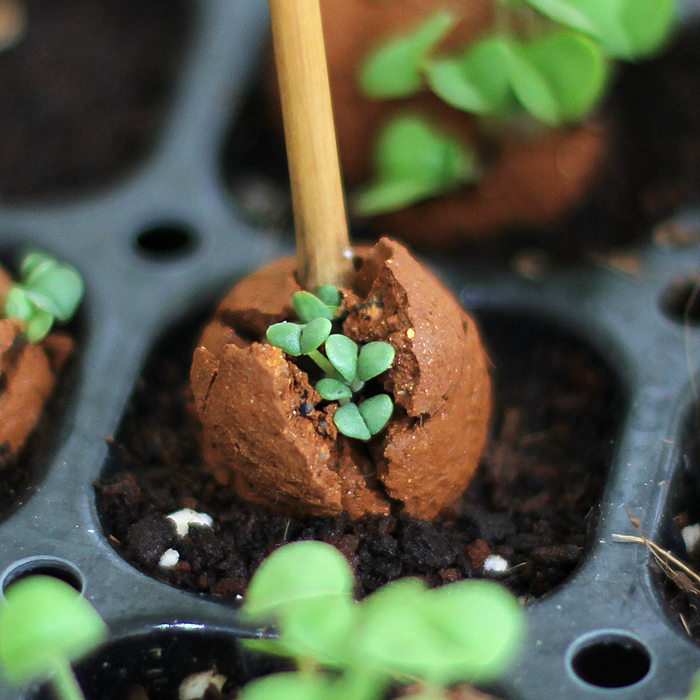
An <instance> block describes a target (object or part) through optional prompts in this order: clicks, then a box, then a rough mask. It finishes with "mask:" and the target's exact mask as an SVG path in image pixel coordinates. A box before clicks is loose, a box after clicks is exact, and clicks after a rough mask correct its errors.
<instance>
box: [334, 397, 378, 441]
mask: <svg viewBox="0 0 700 700" xmlns="http://www.w3.org/2000/svg"><path fill="white" fill-rule="evenodd" d="M333 422H334V423H335V427H336V428H338V430H339V431H340V432H341V433H342V434H343V435H346V436H347V437H349V438H356V439H357V440H369V439H371V437H372V433H370V432H369V428H368V427H367V424H366V423H365V419H364V418H363V417H362V415H361V414H360V411H359V409H358V408H357V406H356V405H355V404H354V403H346V404H345V406H341V407H340V408H339V409H338V410H337V411H336V412H335V413H334V414H333Z"/></svg>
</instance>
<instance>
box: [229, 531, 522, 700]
mask: <svg viewBox="0 0 700 700" xmlns="http://www.w3.org/2000/svg"><path fill="white" fill-rule="evenodd" d="M287 586H288V589H286V587H287ZM352 590H353V579H352V571H351V569H350V567H349V565H348V563H347V562H346V561H345V559H344V557H343V556H342V555H341V554H340V552H338V551H337V550H335V548H334V547H332V546H331V545H328V544H325V543H321V542H310V541H304V542H296V543H293V544H289V545H285V546H283V547H280V548H279V549H278V550H276V551H275V552H273V554H271V555H270V557H268V559H267V560H265V562H263V564H262V565H261V566H260V568H259V569H258V571H257V572H256V573H255V575H254V576H253V579H252V581H251V585H250V588H249V590H248V593H247V594H246V597H245V601H244V605H243V608H242V612H243V614H244V616H245V617H246V618H247V619H248V620H249V621H250V622H252V623H259V624H268V623H271V622H273V623H275V624H276V626H277V629H278V632H279V636H278V637H277V638H276V639H275V640H272V644H273V646H272V647H270V648H271V649H273V650H274V652H275V653H277V654H281V655H284V656H288V657H291V658H293V659H295V660H296V662H297V664H298V665H299V667H300V668H301V669H302V671H301V672H299V673H284V674H274V675H271V676H266V677H265V678H263V679H259V680H257V681H254V682H253V683H251V684H249V685H248V686H246V687H245V689H244V691H243V694H242V695H241V696H240V700H279V698H280V697H285V698H293V699H294V700H321V698H323V699H324V700H326V699H328V698H337V699H338V700H340V699H341V698H342V700H380V698H381V697H383V694H384V693H385V692H386V690H387V689H388V688H389V687H391V686H395V685H396V684H397V683H409V682H411V683H415V682H418V683H419V684H421V685H422V686H423V688H422V693H423V697H432V698H438V699H439V698H444V697H446V695H445V692H444V688H445V687H446V686H448V685H450V684H453V683H456V682H459V681H487V680H490V679H493V678H495V677H496V676H498V674H499V673H500V672H502V670H503V669H504V668H505V666H506V664H507V663H508V661H509V660H510V659H511V658H512V656H513V654H514V652H515V651H516V649H517V645H518V643H519V641H520V639H521V637H522V628H523V613H522V610H521V609H520V607H519V605H518V603H517V601H516V600H515V599H514V598H513V597H512V596H511V595H510V594H509V593H508V592H507V591H506V590H505V589H503V588H502V587H501V586H499V585H498V584H496V583H493V582H490V581H460V582H457V583H453V584H450V585H447V586H443V587H441V588H437V589H433V590H429V589H428V588H427V587H426V585H425V583H423V582H422V581H421V580H419V579H416V578H405V579H399V580H397V581H394V582H392V583H389V584H387V585H385V586H384V587H382V588H381V589H379V590H378V591H376V592H375V593H373V594H372V595H370V596H368V597H367V598H365V599H364V600H363V601H361V602H356V601H355V600H354V599H353V596H352ZM248 644H249V645H250V646H251V647H253V648H260V643H259V642H248ZM319 665H320V666H322V667H323V668H321V669H319ZM326 671H330V673H327V672H326ZM284 693H288V694H284Z"/></svg>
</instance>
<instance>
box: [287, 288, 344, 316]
mask: <svg viewBox="0 0 700 700" xmlns="http://www.w3.org/2000/svg"><path fill="white" fill-rule="evenodd" d="M292 305H293V306H294V310H295V311H296V312H297V316H298V317H299V318H300V319H301V320H302V322H303V323H309V321H313V320H314V319H315V318H327V319H328V320H329V321H332V320H333V317H334V315H335V310H334V309H329V308H328V306H327V305H326V304H324V303H323V302H322V301H321V300H320V299H319V298H318V297H317V296H314V295H313V294H311V293H310V292H297V293H296V294H294V296H293V297H292Z"/></svg>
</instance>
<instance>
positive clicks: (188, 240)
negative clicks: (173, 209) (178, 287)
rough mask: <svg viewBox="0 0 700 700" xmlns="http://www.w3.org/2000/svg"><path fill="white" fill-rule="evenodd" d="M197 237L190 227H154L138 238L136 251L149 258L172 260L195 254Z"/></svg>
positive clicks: (177, 225)
mask: <svg viewBox="0 0 700 700" xmlns="http://www.w3.org/2000/svg"><path fill="white" fill-rule="evenodd" d="M196 247H197V236H196V234H195V232H194V231H193V230H192V229H191V228H189V227H188V226H184V225H180V224H167V225H163V226H152V227H151V228H147V229H145V230H144V231H142V232H141V233H139V234H138V235H137V236H136V250H137V251H138V252H139V253H141V254H142V255H146V256H148V257H149V258H158V259H160V260H172V259H173V258H181V257H184V256H185V255H189V254H191V253H192V252H194V250H195V248H196Z"/></svg>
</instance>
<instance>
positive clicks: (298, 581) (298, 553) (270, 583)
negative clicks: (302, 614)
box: [242, 541, 354, 621]
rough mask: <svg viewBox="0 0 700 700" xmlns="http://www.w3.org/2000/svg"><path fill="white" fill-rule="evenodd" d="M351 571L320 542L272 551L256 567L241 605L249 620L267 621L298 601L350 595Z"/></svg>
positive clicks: (335, 551) (333, 548)
mask: <svg viewBox="0 0 700 700" xmlns="http://www.w3.org/2000/svg"><path fill="white" fill-rule="evenodd" d="M353 588H354V578H353V573H352V569H351V568H350V565H349V564H348V562H347V561H346V559H345V557H344V556H343V555H342V554H341V553H340V552H339V551H338V550H337V549H336V548H335V547H333V546H332V545H329V544H325V543H324V542H312V541H302V542H293V543H292V544H287V545H284V546H282V547H280V548H279V549H276V550H275V551H274V552H273V553H272V554H271V555H270V556H269V557H267V559H265V561H263V563H262V564H261V565H260V566H259V567H258V569H257V571H256V572H255V574H254V575H253V578H252V580H251V582H250V585H249V586H248V590H247V591H246V594H245V600H244V604H243V608H242V610H243V613H244V615H245V616H246V617H247V618H248V619H251V620H257V621H260V620H269V619H271V618H272V617H273V616H274V615H275V614H277V613H278V612H280V611H281V610H282V609H284V608H285V607H287V606H288V605H294V604H295V603H296V602H297V601H298V600H300V599H301V600H303V599H305V598H314V597H316V596H322V595H328V594H346V593H347V594H351V593H352V591H353Z"/></svg>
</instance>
